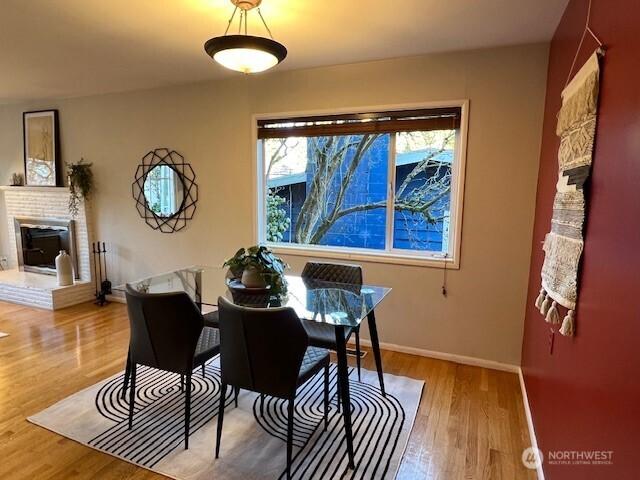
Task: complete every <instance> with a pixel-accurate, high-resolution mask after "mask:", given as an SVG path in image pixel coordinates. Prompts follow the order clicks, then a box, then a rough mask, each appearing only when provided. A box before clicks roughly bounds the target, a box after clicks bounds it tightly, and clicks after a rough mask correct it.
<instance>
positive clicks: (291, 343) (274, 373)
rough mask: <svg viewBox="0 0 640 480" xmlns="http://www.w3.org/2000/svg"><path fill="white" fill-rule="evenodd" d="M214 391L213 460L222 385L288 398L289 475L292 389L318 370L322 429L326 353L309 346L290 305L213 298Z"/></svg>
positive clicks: (221, 418) (221, 408)
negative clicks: (216, 337) (217, 379)
mask: <svg viewBox="0 0 640 480" xmlns="http://www.w3.org/2000/svg"><path fill="white" fill-rule="evenodd" d="M218 309H219V310H218V311H219V312H220V314H219V322H220V340H221V345H220V368H221V372H222V373H221V375H222V388H221V393H220V403H219V413H218V427H217V434H216V458H218V457H219V454H220V441H221V437H222V426H223V422H224V405H225V395H226V390H227V386H233V387H236V388H240V389H244V390H250V391H252V392H256V393H259V394H260V395H261V398H262V396H263V395H269V396H271V397H276V398H280V399H283V400H287V401H288V407H287V478H290V475H291V454H292V449H293V419H294V404H295V398H296V390H297V388H298V387H299V386H301V385H303V384H304V383H305V382H307V381H308V380H310V379H311V378H313V377H314V376H315V375H316V374H317V373H318V372H320V371H321V370H322V369H324V429H325V431H326V429H327V418H328V410H329V352H328V351H327V350H325V349H321V348H315V347H310V346H309V339H308V336H307V333H306V332H305V330H304V328H303V327H302V323H301V321H300V319H299V318H298V315H296V313H295V311H294V310H293V309H292V308H286V307H285V308H268V309H265V308H251V307H240V306H237V305H234V304H232V303H231V302H229V301H228V300H226V299H225V298H222V297H221V298H219V299H218Z"/></svg>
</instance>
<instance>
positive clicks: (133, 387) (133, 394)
mask: <svg viewBox="0 0 640 480" xmlns="http://www.w3.org/2000/svg"><path fill="white" fill-rule="evenodd" d="M136 370H137V368H136V364H135V363H133V362H132V363H131V389H130V390H129V430H131V429H132V428H133V408H134V406H135V401H136Z"/></svg>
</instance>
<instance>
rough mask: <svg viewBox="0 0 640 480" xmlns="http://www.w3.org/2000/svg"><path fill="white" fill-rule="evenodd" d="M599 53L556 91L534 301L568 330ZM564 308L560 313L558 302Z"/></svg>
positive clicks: (573, 303)
mask: <svg viewBox="0 0 640 480" xmlns="http://www.w3.org/2000/svg"><path fill="white" fill-rule="evenodd" d="M599 53H600V51H598V52H595V53H594V54H593V55H592V56H591V57H590V58H589V60H588V61H587V63H585V64H584V65H583V67H582V68H581V69H580V71H578V73H577V74H576V76H575V77H574V78H573V80H571V82H570V83H569V84H568V85H567V86H566V88H565V89H564V90H563V92H562V108H561V109H560V113H559V114H558V125H557V128H556V134H557V135H558V136H559V137H560V148H559V150H558V183H557V184H556V194H555V198H554V201H553V215H552V218H551V231H550V232H549V233H547V235H546V236H545V239H544V246H543V250H544V253H545V257H544V263H543V265H542V288H541V289H540V294H539V295H538V297H537V298H536V301H535V306H536V308H538V309H539V310H540V313H541V314H542V315H543V316H544V318H545V320H546V321H547V322H548V323H550V324H552V325H560V330H559V332H560V333H561V334H562V335H565V336H572V335H573V332H574V322H575V309H576V303H577V301H578V268H579V264H580V257H581V256H582V250H583V247H584V238H583V226H584V222H585V194H584V184H585V182H586V181H587V178H588V177H589V174H590V170H591V161H592V157H593V143H594V137H595V132H596V118H597V108H598V93H599V80H600V66H599V63H598V60H599ZM559 305H562V306H563V307H565V308H567V309H568V312H567V314H566V315H565V316H564V318H562V317H561V315H560V312H559V309H558V306H559Z"/></svg>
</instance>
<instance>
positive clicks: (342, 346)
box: [335, 325, 355, 470]
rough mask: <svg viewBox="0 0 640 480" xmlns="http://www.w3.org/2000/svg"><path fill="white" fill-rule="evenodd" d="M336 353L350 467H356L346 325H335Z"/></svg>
mask: <svg viewBox="0 0 640 480" xmlns="http://www.w3.org/2000/svg"><path fill="white" fill-rule="evenodd" d="M335 331H336V346H337V348H336V353H337V354H338V383H339V384H340V396H341V397H342V415H343V417H344V430H345V435H346V437H347V454H348V455H349V468H350V469H352V470H353V469H355V464H354V461H353V432H352V430H351V398H350V395H349V364H348V363H347V344H346V342H345V338H344V327H343V326H340V325H336V326H335Z"/></svg>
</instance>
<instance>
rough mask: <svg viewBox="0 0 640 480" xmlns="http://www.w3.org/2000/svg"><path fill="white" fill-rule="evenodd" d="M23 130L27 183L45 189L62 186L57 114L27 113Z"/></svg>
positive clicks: (46, 112) (53, 111) (47, 112)
mask: <svg viewBox="0 0 640 480" xmlns="http://www.w3.org/2000/svg"><path fill="white" fill-rule="evenodd" d="M22 128H23V135H24V177H25V184H26V185H29V186H43V187H55V186H60V185H62V168H61V166H60V141H59V133H58V111H57V110H40V111H37V112H24V113H23V114H22Z"/></svg>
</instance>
